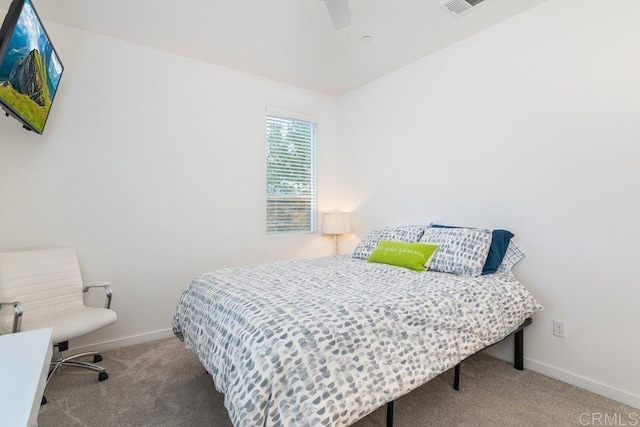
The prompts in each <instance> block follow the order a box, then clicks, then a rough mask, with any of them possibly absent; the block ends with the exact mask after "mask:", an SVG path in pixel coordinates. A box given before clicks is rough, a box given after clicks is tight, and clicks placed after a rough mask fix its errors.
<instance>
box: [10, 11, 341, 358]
mask: <svg viewBox="0 0 640 427" xmlns="http://www.w3.org/2000/svg"><path fill="white" fill-rule="evenodd" d="M47 30H48V32H49V35H50V36H51V39H52V40H53V42H54V45H55V46H56V48H57V50H58V52H59V54H60V57H61V59H62V61H63V63H64V65H65V66H66V70H65V72H64V74H63V76H62V82H61V86H60V89H59V92H58V94H57V96H56V99H55V102H54V104H53V108H52V113H51V116H50V118H49V122H48V124H47V127H46V129H45V132H44V135H43V136H39V135H36V134H33V133H29V132H26V131H24V130H23V129H22V128H21V126H20V125H19V123H18V122H17V121H15V120H13V119H9V118H4V117H0V206H1V209H0V227H1V230H0V250H2V251H6V250H14V249H21V248H33V247H51V246H58V245H73V246H75V247H76V249H77V251H78V255H79V259H80V263H81V267H82V270H83V271H82V272H83V275H84V278H85V281H98V280H108V281H110V282H111V284H112V287H113V290H114V302H113V308H114V309H115V310H116V311H117V313H118V323H117V324H116V325H114V326H110V327H108V328H107V329H104V330H103V331H100V332H98V333H95V334H92V335H90V336H88V337H86V338H85V339H82V340H76V341H75V342H72V343H71V345H72V346H73V345H76V346H78V345H80V346H82V345H86V344H90V343H98V342H105V341H110V340H119V341H118V343H123V342H134V341H136V340H143V339H148V338H153V337H157V336H162V335H166V334H167V330H168V328H171V321H172V316H173V313H174V311H175V307H176V304H177V302H178V298H179V296H180V294H181V292H182V291H183V289H184V287H185V286H186V284H187V282H188V281H189V280H190V279H191V278H192V277H194V276H196V275H198V274H200V273H202V272H205V271H210V270H212V269H215V268H218V267H222V266H229V265H244V264H252V263H257V262H266V261H271V260H280V259H288V258H300V257H312V256H319V255H329V254H331V251H332V240H331V239H330V238H329V237H321V236H320V235H318V234H315V235H305V236H297V237H267V236H266V231H265V228H266V222H265V211H266V202H265V188H266V184H265V156H266V154H265V107H267V106H271V107H278V108H281V109H286V110H289V111H294V112H299V113H303V114H306V115H313V116H316V117H317V118H318V120H319V177H320V178H319V207H320V209H321V210H322V209H324V210H329V209H334V208H335V207H336V200H337V199H336V179H337V175H336V150H337V146H336V144H337V136H336V135H337V129H336V128H337V100H336V99H335V98H332V97H328V96H324V95H320V94H317V93H313V92H309V91H305V90H302V89H298V88H294V87H291V86H287V85H283V84H279V83H275V82H271V81H268V80H265V79H261V78H257V77H254V76H250V75H247V74H243V73H239V72H235V71H231V70H228V69H224V68H220V67H216V66H212V65H210V64H206V63H202V62H198V61H194V60H190V59H186V58H183V57H179V56H176V55H172V54H167V53H162V52H159V51H155V50H152V49H148V48H144V47H141V46H137V45H132V44H128V43H124V42H121V41H117V40H114V39H110V38H106V37H102V36H99V35H96V34H91V33H87V32H84V31H79V30H76V29H73V28H70V27H66V26H61V25H56V24H53V23H47ZM100 298H102V296H101V295H100V294H99V292H97V291H96V298H93V299H94V300H100V301H102V300H101V299H100ZM156 331H160V332H158V333H156V334H153V332H156ZM140 334H147V335H145V336H143V337H139V338H137V339H136V338H133V339H130V340H124V341H123V339H125V338H127V337H135V336H136V335H140ZM149 334H151V335H149Z"/></svg>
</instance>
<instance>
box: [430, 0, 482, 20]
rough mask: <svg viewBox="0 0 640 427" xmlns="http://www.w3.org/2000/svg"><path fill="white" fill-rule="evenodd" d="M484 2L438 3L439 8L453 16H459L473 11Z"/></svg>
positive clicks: (480, 0)
mask: <svg viewBox="0 0 640 427" xmlns="http://www.w3.org/2000/svg"><path fill="white" fill-rule="evenodd" d="M483 1H485V0H447V1H445V2H443V3H440V7H441V8H443V9H444V10H446V11H447V12H449V13H450V14H452V15H453V16H460V15H462V14H463V13H466V12H468V11H470V10H471V9H473V8H474V7H475V6H477V5H479V4H480V3H482V2H483Z"/></svg>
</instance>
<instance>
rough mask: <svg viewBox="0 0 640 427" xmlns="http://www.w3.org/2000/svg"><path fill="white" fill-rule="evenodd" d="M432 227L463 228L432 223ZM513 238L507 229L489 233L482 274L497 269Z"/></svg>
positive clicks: (493, 271)
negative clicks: (488, 245) (489, 238)
mask: <svg viewBox="0 0 640 427" xmlns="http://www.w3.org/2000/svg"><path fill="white" fill-rule="evenodd" d="M432 227H433V228H464V227H456V226H454V225H440V224H433V225H432ZM512 238H513V233H512V232H510V231H507V230H493V232H492V234H491V246H490V247H489V255H487V261H486V262H485V263H484V267H482V274H491V273H495V272H496V271H498V267H500V264H502V259H503V258H504V254H506V253H507V247H508V246H509V242H510V241H511V239H512Z"/></svg>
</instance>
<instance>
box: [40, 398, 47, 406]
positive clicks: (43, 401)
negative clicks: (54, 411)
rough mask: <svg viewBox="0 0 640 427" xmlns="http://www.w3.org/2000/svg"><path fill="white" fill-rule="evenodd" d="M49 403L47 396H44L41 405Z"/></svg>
mask: <svg viewBox="0 0 640 427" xmlns="http://www.w3.org/2000/svg"><path fill="white" fill-rule="evenodd" d="M46 404H47V398H46V397H44V396H42V400H41V401H40V406H42V405H46Z"/></svg>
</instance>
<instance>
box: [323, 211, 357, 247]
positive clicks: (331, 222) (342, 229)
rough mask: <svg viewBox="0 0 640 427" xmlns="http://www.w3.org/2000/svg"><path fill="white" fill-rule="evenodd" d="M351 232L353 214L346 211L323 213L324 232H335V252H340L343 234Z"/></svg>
mask: <svg viewBox="0 0 640 427" xmlns="http://www.w3.org/2000/svg"><path fill="white" fill-rule="evenodd" d="M346 233H351V216H350V215H349V214H348V213H346V212H327V213H325V214H324V215H322V234H333V245H334V246H333V250H334V254H335V255H338V253H339V239H340V235H341V234H346Z"/></svg>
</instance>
